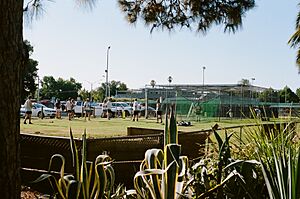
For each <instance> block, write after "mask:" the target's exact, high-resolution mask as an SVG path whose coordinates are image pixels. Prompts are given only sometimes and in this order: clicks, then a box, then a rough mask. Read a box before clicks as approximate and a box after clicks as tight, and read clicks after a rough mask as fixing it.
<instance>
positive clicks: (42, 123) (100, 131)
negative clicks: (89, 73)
mask: <svg viewBox="0 0 300 199" xmlns="http://www.w3.org/2000/svg"><path fill="white" fill-rule="evenodd" d="M32 122H33V124H30V125H29V124H23V119H21V120H20V124H21V125H20V126H21V133H32V134H40V135H50V136H63V137H68V136H69V129H70V128H71V129H72V131H73V134H74V137H81V134H82V133H83V132H84V130H85V129H86V132H87V136H88V137H95V138H99V137H112V136H125V135H126V134H127V127H141V128H153V129H164V124H161V123H156V119H155V118H151V119H147V120H146V119H144V118H140V119H139V121H138V122H133V121H131V119H130V118H126V119H121V118H112V119H111V120H107V119H106V118H92V119H91V121H85V120H84V118H74V119H73V120H72V121H69V120H68V119H67V118H63V119H49V118H44V119H39V118H33V120H32ZM215 123H218V124H219V126H220V127H222V128H224V127H228V126H235V125H243V124H249V123H255V121H254V120H239V119H238V120H221V121H220V122H219V121H218V120H217V119H216V120H213V119H211V120H206V121H201V122H192V126H189V127H182V126H179V127H178V130H181V131H187V132H188V131H196V130H202V129H210V128H211V127H212V126H213V125H214V124H215Z"/></svg>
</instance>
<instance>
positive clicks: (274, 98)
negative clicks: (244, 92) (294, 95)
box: [258, 88, 280, 102]
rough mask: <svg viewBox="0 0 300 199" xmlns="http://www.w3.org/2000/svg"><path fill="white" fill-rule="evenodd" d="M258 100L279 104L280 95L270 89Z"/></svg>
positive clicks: (261, 94)
mask: <svg viewBox="0 0 300 199" xmlns="http://www.w3.org/2000/svg"><path fill="white" fill-rule="evenodd" d="M258 99H259V100H260V101H261V102H279V100H280V99H279V93H278V91H275V90H274V89H273V88H268V89H266V90H264V91H263V92H261V93H259V94H258Z"/></svg>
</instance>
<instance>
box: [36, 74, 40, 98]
mask: <svg viewBox="0 0 300 199" xmlns="http://www.w3.org/2000/svg"><path fill="white" fill-rule="evenodd" d="M37 79H38V92H37V101H38V102H39V101H40V77H39V76H37Z"/></svg>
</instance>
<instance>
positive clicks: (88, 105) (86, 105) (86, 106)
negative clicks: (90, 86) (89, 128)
mask: <svg viewBox="0 0 300 199" xmlns="http://www.w3.org/2000/svg"><path fill="white" fill-rule="evenodd" d="M83 107H84V111H85V118H84V119H85V120H86V117H88V120H89V121H90V120H91V113H92V109H91V102H90V98H86V101H85V102H84V104H83Z"/></svg>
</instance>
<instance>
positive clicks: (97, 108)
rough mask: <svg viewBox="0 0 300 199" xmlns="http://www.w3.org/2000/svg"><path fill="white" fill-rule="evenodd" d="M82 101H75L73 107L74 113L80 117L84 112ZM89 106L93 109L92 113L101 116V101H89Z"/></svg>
mask: <svg viewBox="0 0 300 199" xmlns="http://www.w3.org/2000/svg"><path fill="white" fill-rule="evenodd" d="M83 105H84V101H76V102H75V107H74V113H75V115H76V116H77V117H81V116H82V114H84V113H85V112H84V107H83ZM91 107H92V109H93V112H92V115H95V116H101V115H102V113H103V107H102V103H97V102H91Z"/></svg>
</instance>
